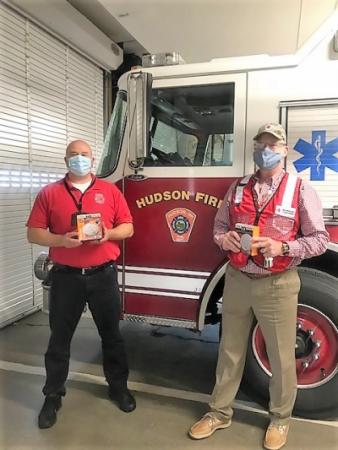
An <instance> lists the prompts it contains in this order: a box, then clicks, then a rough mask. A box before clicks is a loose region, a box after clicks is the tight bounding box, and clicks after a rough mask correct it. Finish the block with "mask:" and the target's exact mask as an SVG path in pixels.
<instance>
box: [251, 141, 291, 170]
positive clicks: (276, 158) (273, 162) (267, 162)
mask: <svg viewBox="0 0 338 450" xmlns="http://www.w3.org/2000/svg"><path fill="white" fill-rule="evenodd" d="M283 158H284V156H283V155H282V154H281V153H277V152H274V151H273V150H271V148H269V147H265V149H264V150H255V151H254V154H253V159H254V161H255V163H256V164H257V166H258V167H259V168H260V169H265V170H270V169H274V168H275V167H277V166H278V164H279V163H280V162H281V160H282V159H283Z"/></svg>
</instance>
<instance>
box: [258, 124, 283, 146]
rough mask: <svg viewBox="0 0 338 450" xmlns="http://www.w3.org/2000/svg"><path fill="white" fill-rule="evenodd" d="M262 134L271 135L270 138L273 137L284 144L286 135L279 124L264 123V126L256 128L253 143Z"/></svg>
mask: <svg viewBox="0 0 338 450" xmlns="http://www.w3.org/2000/svg"><path fill="white" fill-rule="evenodd" d="M263 133H269V134H272V136H275V137H276V138H277V139H279V140H280V141H283V142H285V143H286V133H285V130H284V128H283V127H282V125H280V124H279V123H266V124H265V125H262V126H261V127H259V128H258V131H257V134H256V136H255V137H254V141H257V140H258V139H259V137H260V136H261V135H262V134H263Z"/></svg>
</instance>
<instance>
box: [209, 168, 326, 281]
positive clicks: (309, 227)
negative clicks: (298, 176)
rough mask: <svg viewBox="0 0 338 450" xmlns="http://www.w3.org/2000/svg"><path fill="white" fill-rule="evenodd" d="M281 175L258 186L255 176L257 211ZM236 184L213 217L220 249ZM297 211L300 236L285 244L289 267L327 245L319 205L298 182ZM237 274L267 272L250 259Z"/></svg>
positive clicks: (309, 189) (309, 188)
mask: <svg viewBox="0 0 338 450" xmlns="http://www.w3.org/2000/svg"><path fill="white" fill-rule="evenodd" d="M283 175H284V171H282V172H279V173H278V174H276V175H274V176H273V177H271V178H269V179H267V180H264V181H263V182H260V181H259V179H258V176H257V174H255V179H256V183H255V185H254V201H255V203H256V206H257V207H258V209H259V210H260V209H262V208H263V207H264V206H265V204H266V203H267V202H268V201H269V200H270V198H271V196H272V195H273V194H274V192H275V191H276V189H277V188H278V186H279V184H280V182H281V180H282V178H283ZM236 184H237V183H236V182H234V183H233V184H232V185H231V186H230V188H229V190H228V192H227V193H226V194H225V197H224V201H223V203H222V205H221V207H220V209H219V210H218V212H217V214H216V217H215V224H214V241H215V242H216V244H217V245H218V246H219V247H220V248H221V249H222V243H223V239H224V235H225V233H226V232H227V231H229V229H230V219H229V204H230V201H231V199H232V198H233V194H234V189H235V186H236ZM298 210H299V218H300V228H301V235H300V236H299V237H297V239H296V240H294V241H288V244H289V247H290V251H289V256H291V257H293V258H294V260H293V263H292V267H293V266H297V265H298V264H300V263H301V261H302V260H303V259H306V258H311V257H313V256H317V255H320V254H322V253H324V252H325V250H326V246H327V243H328V241H329V234H328V232H327V231H326V229H325V225H324V219H323V214H322V205H321V201H320V199H319V197H318V194H317V192H316V191H315V190H314V189H313V187H312V186H311V185H310V184H309V183H307V182H305V181H304V180H302V182H301V185H300V193H299V203H298ZM241 270H242V271H243V272H248V273H257V274H261V273H262V274H263V273H268V271H267V270H265V269H263V268H261V267H258V266H257V265H256V264H255V263H254V262H253V261H252V260H251V259H249V261H248V263H247V265H246V266H245V267H243V268H242V269H241Z"/></svg>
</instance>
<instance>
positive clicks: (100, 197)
mask: <svg viewBox="0 0 338 450" xmlns="http://www.w3.org/2000/svg"><path fill="white" fill-rule="evenodd" d="M94 200H95V202H96V203H100V204H101V205H102V204H103V203H104V195H103V194H101V192H98V193H97V194H95V197H94Z"/></svg>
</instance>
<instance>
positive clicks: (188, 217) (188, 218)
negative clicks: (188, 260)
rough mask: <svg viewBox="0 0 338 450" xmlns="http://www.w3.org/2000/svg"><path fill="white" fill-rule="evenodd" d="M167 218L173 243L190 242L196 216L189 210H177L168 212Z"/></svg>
mask: <svg viewBox="0 0 338 450" xmlns="http://www.w3.org/2000/svg"><path fill="white" fill-rule="evenodd" d="M165 216H166V219H167V224H168V227H169V230H170V234H171V238H172V240H173V242H188V241H189V239H190V235H191V232H192V229H193V226H194V223H195V219H196V214H195V213H193V212H192V211H190V209H187V208H175V209H172V210H171V211H168V212H167V213H166V215H165Z"/></svg>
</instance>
